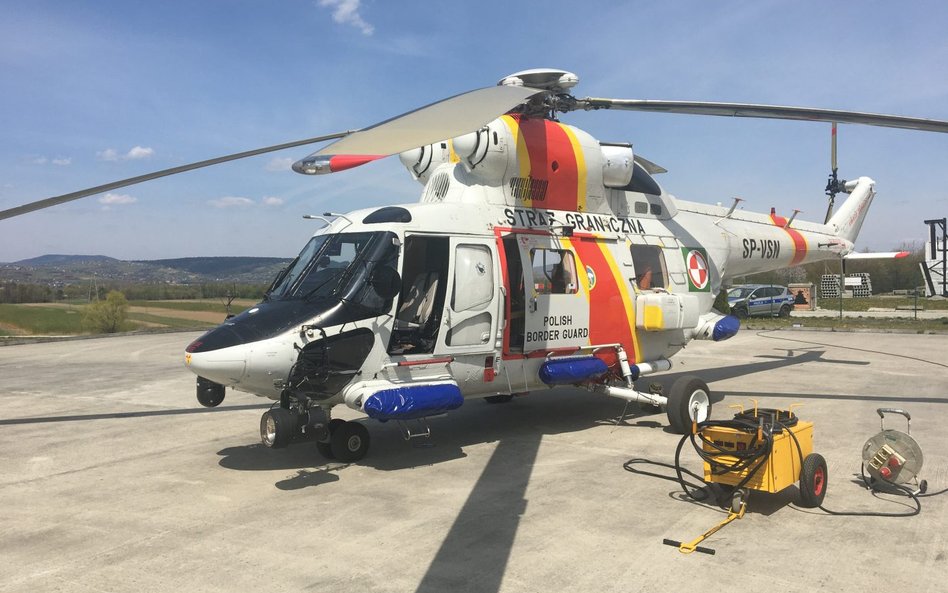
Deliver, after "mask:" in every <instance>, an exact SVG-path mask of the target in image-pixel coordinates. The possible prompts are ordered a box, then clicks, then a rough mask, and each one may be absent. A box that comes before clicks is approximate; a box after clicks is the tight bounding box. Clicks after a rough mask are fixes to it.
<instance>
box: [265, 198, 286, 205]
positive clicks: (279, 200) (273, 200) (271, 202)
mask: <svg viewBox="0 0 948 593" xmlns="http://www.w3.org/2000/svg"><path fill="white" fill-rule="evenodd" d="M283 201H284V200H283V198H277V197H275V196H267V197H265V198H264V199H263V205H264V206H282V205H283Z"/></svg>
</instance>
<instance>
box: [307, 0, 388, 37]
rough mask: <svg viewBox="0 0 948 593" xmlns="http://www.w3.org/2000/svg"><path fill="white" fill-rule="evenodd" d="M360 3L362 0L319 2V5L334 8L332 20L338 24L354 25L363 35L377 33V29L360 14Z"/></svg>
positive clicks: (325, 0)
mask: <svg viewBox="0 0 948 593" xmlns="http://www.w3.org/2000/svg"><path fill="white" fill-rule="evenodd" d="M359 2H360V0H319V5H320V6H322V7H330V8H332V9H333V11H332V20H334V21H336V22H337V23H339V24H341V25H352V26H353V27H355V28H357V29H359V30H360V31H362V34H363V35H371V34H372V33H374V32H375V27H373V26H372V25H370V24H369V23H367V22H365V20H363V19H362V15H360V14H359Z"/></svg>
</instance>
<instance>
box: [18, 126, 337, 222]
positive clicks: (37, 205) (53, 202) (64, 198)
mask: <svg viewBox="0 0 948 593" xmlns="http://www.w3.org/2000/svg"><path fill="white" fill-rule="evenodd" d="M353 131H354V130H350V131H346V132H337V133H335V134H327V135H325V136H318V137H316V138H307V139H305V140H296V141H294V142H285V143H283V144H275V145H273V146H267V147H265V148H256V149H254V150H246V151H244V152H238V153H235V154H229V155H226V156H221V157H217V158H213V159H208V160H206V161H199V162H196V163H191V164H189V165H181V166H180V167H172V168H170V169H162V170H161V171H155V172H154V173H147V174H145V175H139V176H137V177H129V178H128V179H122V180H120V181H113V182H112V183H106V184H105V185H97V186H96V187H90V188H88V189H83V190H80V191H76V192H72V193H69V194H63V195H61V196H55V197H52V198H46V199H44V200H37V201H35V202H30V203H28V204H24V205H22V206H17V207H16V208H10V209H8V210H2V211H0V220H4V219H6V218H13V217H14V216H20V215H21V214H26V213H28V212H33V211H35V210H42V209H43V208H49V207H50V206H58V205H59V204H64V203H66V202H71V201H73V200H78V199H80V198H85V197H88V196H92V195H95V194H99V193H102V192H107V191H111V190H113V189H118V188H120V187H126V186H129V185H135V184H136V183H142V182H143V181H150V180H152V179H158V178H159V177H167V176H169V175H177V174H178V173H184V172H185V171H193V170H194V169H200V168H202V167H210V166H211V165H218V164H220V163H226V162H228V161H236V160H237V159H243V158H247V157H251V156H256V155H258V154H266V153H268V152H276V151H278V150H283V149H285V148H295V147H297V146H305V145H307V144H315V143H317V142H325V141H326V140H335V139H337V138H342V137H344V136H347V135H349V134H352V133H353Z"/></svg>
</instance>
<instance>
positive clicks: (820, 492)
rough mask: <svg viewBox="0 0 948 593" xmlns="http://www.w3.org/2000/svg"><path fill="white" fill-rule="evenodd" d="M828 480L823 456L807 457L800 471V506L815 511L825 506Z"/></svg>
mask: <svg viewBox="0 0 948 593" xmlns="http://www.w3.org/2000/svg"><path fill="white" fill-rule="evenodd" d="M828 479H829V474H828V473H827V471H826V460H825V459H823V456H822V455H820V454H818V453H811V454H809V455H807V456H806V459H804V460H803V467H802V468H801V469H800V506H803V507H806V508H808V509H813V508H816V507H818V506H820V505H821V504H823V498H824V497H825V496H826V484H827V481H828Z"/></svg>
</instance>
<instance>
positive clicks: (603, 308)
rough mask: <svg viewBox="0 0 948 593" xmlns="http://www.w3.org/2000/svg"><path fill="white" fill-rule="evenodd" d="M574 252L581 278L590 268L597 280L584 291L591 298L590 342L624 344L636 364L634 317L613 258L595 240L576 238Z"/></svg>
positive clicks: (574, 238)
mask: <svg viewBox="0 0 948 593" xmlns="http://www.w3.org/2000/svg"><path fill="white" fill-rule="evenodd" d="M572 243H573V248H574V249H575V250H576V254H577V255H578V256H579V259H580V262H578V265H580V266H582V269H581V270H578V272H579V273H580V274H585V273H586V270H585V268H586V266H589V267H590V268H591V269H592V271H593V274H594V275H595V277H596V282H595V285H594V286H591V287H588V288H587V287H586V286H587V285H586V284H585V283H584V288H586V290H587V291H588V295H589V342H590V343H591V344H615V343H619V344H622V347H623V348H625V349H626V351H627V352H628V356H629V359H630V360H637V348H636V343H635V334H634V330H633V328H632V325H631V324H632V323H634V319H635V315H634V312H633V310H632V307H631V300H630V298H629V295H628V290H626V291H625V294H624V295H623V290H622V289H623V286H622V285H621V284H620V283H621V278H619V277H618V276H617V274H616V271H615V268H614V266H613V265H610V262H611V260H612V256H611V254H609V253H608V252H607V248H606V246H605V245H600V244H599V243H600V242H598V241H595V240H584V239H578V238H577V237H573V241H572Z"/></svg>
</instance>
